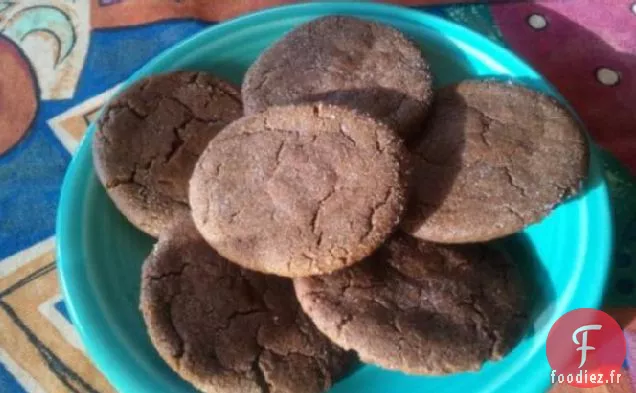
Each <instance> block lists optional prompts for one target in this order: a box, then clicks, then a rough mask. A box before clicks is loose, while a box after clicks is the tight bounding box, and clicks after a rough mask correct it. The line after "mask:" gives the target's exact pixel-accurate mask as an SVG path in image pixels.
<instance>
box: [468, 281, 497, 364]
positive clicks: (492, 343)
mask: <svg viewBox="0 0 636 393" xmlns="http://www.w3.org/2000/svg"><path fill="white" fill-rule="evenodd" d="M482 296H483V290H482ZM465 304H467V305H468V306H470V308H472V309H473V311H474V312H475V313H476V314H477V315H479V318H480V319H481V323H479V322H477V328H478V329H479V330H481V331H482V333H483V334H485V335H486V337H488V340H489V341H490V350H489V353H488V356H489V358H490V359H492V360H496V359H497V356H496V354H495V350H496V348H497V345H498V344H499V341H500V339H499V337H498V336H497V335H496V334H495V332H493V331H490V330H488V329H487V328H485V327H484V324H485V323H486V322H487V321H488V320H489V318H488V317H487V316H486V314H485V313H484V311H483V310H482V309H481V308H480V307H479V306H477V300H476V299H475V296H474V295H473V296H471V297H470V302H466V303H465Z"/></svg>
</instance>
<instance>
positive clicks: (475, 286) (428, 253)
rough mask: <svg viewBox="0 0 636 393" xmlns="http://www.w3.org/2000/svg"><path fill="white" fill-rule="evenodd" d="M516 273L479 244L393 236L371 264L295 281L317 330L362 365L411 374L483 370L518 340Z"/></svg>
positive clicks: (522, 304) (522, 318)
mask: <svg viewBox="0 0 636 393" xmlns="http://www.w3.org/2000/svg"><path fill="white" fill-rule="evenodd" d="M520 284H522V283H521V282H520V277H519V272H518V270H517V269H516V267H515V266H514V265H513V264H511V263H510V262H509V261H508V260H507V259H506V258H505V257H504V256H503V255H502V254H500V253H499V252H497V251H495V250H493V249H490V248H487V247H486V246H483V245H477V244H474V245H451V246H447V245H437V244H433V243H428V242H425V241H422V240H419V239H416V238H413V237H410V236H408V235H405V234H402V233H399V232H398V233H396V234H395V235H394V236H393V237H392V238H391V239H390V240H389V241H388V242H387V243H385V245H383V246H382V247H381V248H380V249H379V250H378V251H377V252H376V253H375V254H374V255H372V256H371V257H369V258H367V259H366V260H365V261H363V262H361V263H359V264H357V265H355V266H352V267H350V268H347V269H343V270H340V271H337V272H335V273H332V274H330V275H325V276H314V277H306V278H298V279H294V286H295V290H296V294H297V296H298V299H299V301H300V303H301V305H302V307H303V309H304V310H305V312H306V313H307V314H308V315H309V317H310V318H311V319H312V320H313V321H314V323H315V324H316V326H317V327H318V328H319V329H320V330H321V331H322V332H323V333H325V334H326V335H327V336H328V337H329V338H331V339H332V340H333V342H335V343H336V344H338V345H340V346H341V347H343V348H345V349H353V350H355V351H356V352H358V355H359V356H360V359H361V360H362V361H364V362H369V363H375V364H377V365H380V366H381V367H384V368H388V369H394V370H401V371H404V372H407V373H412V374H434V375H437V374H447V373H454V372H461V371H466V370H477V369H479V368H480V367H481V365H482V364H483V363H484V362H485V361H487V360H496V359H499V358H501V357H502V356H503V355H504V354H505V353H506V352H507V351H508V350H509V349H510V348H511V347H512V346H513V345H514V344H515V343H516V341H517V340H518V339H519V338H520V336H521V333H522V332H523V329H524V327H525V324H526V321H527V313H526V312H525V310H526V306H527V301H526V298H525V295H524V294H523V293H524V292H523V290H522V288H521V285H520Z"/></svg>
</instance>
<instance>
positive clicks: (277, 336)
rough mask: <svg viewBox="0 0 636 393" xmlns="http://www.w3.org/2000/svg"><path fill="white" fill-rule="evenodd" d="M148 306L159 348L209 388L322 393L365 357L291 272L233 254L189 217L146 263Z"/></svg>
mask: <svg viewBox="0 0 636 393" xmlns="http://www.w3.org/2000/svg"><path fill="white" fill-rule="evenodd" d="M140 307H141V310H142V312H143V316H144V320H145V322H146V325H147V327H148V332H149V334H150V337H151V340H152V342H153V344H154V346H155V347H156V348H157V350H158V352H159V354H160V355H161V356H162V357H163V358H164V359H165V360H166V362H167V363H168V364H169V365H170V366H171V367H172V368H173V369H174V370H175V371H176V372H177V373H178V374H179V375H181V376H182V377H183V378H184V379H186V380H187V381H189V382H190V383H192V384H193V385H194V386H195V387H196V388H198V389H199V390H201V391H203V392H214V393H223V392H241V393H296V392H306V393H319V392H323V391H326V390H328V389H329V387H330V386H331V385H332V384H333V383H335V382H336V380H337V379H338V378H339V377H340V376H342V375H343V373H344V372H346V371H347V369H348V368H349V366H351V364H352V363H353V361H354V360H355V357H354V356H353V355H352V354H351V353H349V352H345V351H344V350H342V349H340V348H338V347H337V346H335V345H334V344H332V343H331V342H330V341H329V340H328V339H327V338H326V337H325V336H324V335H323V334H322V333H320V332H319V331H318V330H317V329H316V328H315V326H314V325H313V323H312V322H311V321H310V320H309V318H308V317H307V316H306V315H305V314H304V313H303V311H302V309H301V308H300V305H299V304H298V301H297V300H296V297H295V295H294V290H293V285H292V282H291V281H290V280H289V279H286V278H281V277H276V276H270V275H264V274H261V273H256V272H252V271H249V270H245V269H242V268H240V267H238V266H237V265H235V264H233V263H231V262H229V261H227V260H226V259H224V258H223V257H221V256H219V255H218V254H217V253H216V252H215V251H214V250H213V249H211V248H210V246H209V245H208V244H207V243H206V242H205V240H203V238H201V236H200V235H199V233H198V232H197V231H196V228H195V227H194V224H193V223H192V221H191V220H190V219H189V218H184V219H181V221H176V222H175V223H174V224H173V225H171V226H169V227H167V229H166V230H165V232H162V234H161V235H160V237H159V241H158V243H157V244H156V245H155V247H154V249H153V251H152V253H151V255H150V256H149V257H148V258H147V260H146V262H145V263H144V266H143V272H142V285H141V306H140Z"/></svg>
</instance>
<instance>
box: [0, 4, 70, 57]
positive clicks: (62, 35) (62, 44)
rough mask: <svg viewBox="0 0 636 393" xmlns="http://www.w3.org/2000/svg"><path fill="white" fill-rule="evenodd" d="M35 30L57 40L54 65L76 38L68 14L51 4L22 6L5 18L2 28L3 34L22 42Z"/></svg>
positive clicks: (64, 55)
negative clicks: (19, 9)
mask: <svg viewBox="0 0 636 393" xmlns="http://www.w3.org/2000/svg"><path fill="white" fill-rule="evenodd" d="M36 32H44V33H48V34H50V35H51V36H52V37H53V38H54V39H55V40H56V41H57V44H58V48H57V49H58V50H57V56H56V59H55V66H58V65H59V64H60V63H61V62H62V61H63V60H64V59H65V58H66V57H67V56H68V55H69V54H70V53H71V50H72V49H73V46H74V45H75V41H76V39H77V36H76V34H75V27H74V26H73V22H72V21H71V19H70V18H69V16H68V15H66V14H65V13H63V12H62V11H60V10H59V9H57V8H55V7H52V6H34V7H27V8H23V9H22V10H21V11H20V12H19V13H17V14H15V15H13V17H11V18H9V19H8V20H7V22H6V24H5V28H4V30H3V33H4V35H6V36H7V37H9V38H11V39H12V40H13V41H15V42H22V41H23V40H24V39H25V38H26V37H27V36H28V35H29V34H33V33H36Z"/></svg>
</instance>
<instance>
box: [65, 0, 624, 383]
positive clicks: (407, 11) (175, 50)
mask: <svg viewBox="0 0 636 393" xmlns="http://www.w3.org/2000/svg"><path fill="white" fill-rule="evenodd" d="M338 13H347V14H355V15H359V16H362V17H364V16H373V15H377V16H389V17H391V18H397V19H399V20H402V21H411V22H415V23H417V24H421V25H424V26H429V27H430V26H431V25H433V26H436V27H439V28H440V29H448V30H451V31H453V32H454V34H452V35H453V36H457V35H460V36H462V37H469V38H470V39H471V41H472V40H477V41H482V42H484V41H485V42H487V43H488V44H489V47H491V48H494V49H496V52H497V53H495V54H493V55H492V57H498V53H503V54H506V55H507V57H508V58H509V60H513V62H514V63H516V64H515V66H520V67H522V68H525V69H528V70H529V71H532V72H533V73H535V74H536V75H538V76H539V77H540V78H541V79H542V81H543V82H545V84H546V85H547V86H549V87H550V88H551V89H552V92H551V93H556V96H557V97H558V98H559V99H560V100H561V101H562V102H564V103H566V104H567V101H566V100H565V99H564V98H563V97H562V96H560V94H559V93H558V90H556V89H555V88H554V87H553V85H552V84H551V83H550V82H549V81H547V80H546V79H545V78H544V77H543V76H542V75H541V74H540V73H539V72H537V71H536V70H535V69H534V68H533V67H532V66H531V65H529V64H528V63H526V62H524V61H523V60H522V59H521V58H520V57H519V56H517V55H516V54H515V53H514V52H512V51H510V50H509V49H507V48H505V47H503V46H501V45H500V44H499V43H497V42H495V41H493V40H491V39H489V38H488V37H486V36H484V35H483V34H481V33H480V32H477V31H474V30H471V29H469V28H467V27H465V26H463V25H460V24H457V23H454V22H452V21H448V20H445V19H443V18H441V17H439V16H437V15H433V14H430V13H427V12H426V10H423V9H415V8H410V7H405V6H398V5H391V4H380V3H356V2H312V3H299V4H292V5H282V6H277V7H272V8H267V9H264V10H260V11H255V12H251V13H247V14H244V15H241V16H239V17H237V18H233V19H230V20H227V21H225V22H221V23H218V24H216V25H212V26H209V27H207V28H204V29H202V30H201V31H199V32H197V33H195V34H193V35H191V36H189V37H187V38H185V39H183V40H181V41H180V42H178V43H177V44H175V45H173V46H171V47H169V48H166V49H164V50H163V51H161V53H159V54H157V55H156V56H154V57H153V58H152V59H151V60H150V61H148V62H147V63H146V64H144V65H143V66H142V67H141V68H140V69H138V70H137V71H135V72H134V73H132V75H131V76H129V77H128V78H126V80H125V81H124V82H123V83H121V84H120V85H119V87H118V89H117V91H116V92H115V94H117V92H119V91H121V89H125V88H126V87H127V86H129V85H130V84H131V83H133V82H134V81H136V80H138V79H139V78H141V77H143V76H145V75H148V74H151V73H153V70H156V69H157V68H165V67H164V66H163V65H162V64H163V63H166V62H169V61H170V58H172V57H174V56H175V55H177V54H179V53H180V52H184V51H185V50H187V49H188V48H191V47H195V46H196V44H197V43H198V42H200V41H205V40H206V39H207V36H209V35H221V34H223V33H224V32H225V31H227V30H231V31H236V30H238V29H240V28H242V27H243V26H242V25H253V24H255V23H258V22H259V20H263V19H265V20H268V21H270V20H271V18H272V16H274V15H275V16H277V17H278V18H285V17H287V16H289V15H286V14H295V15H296V16H298V15H302V16H308V17H311V18H313V17H319V16H321V15H327V14H338ZM416 19H417V20H416ZM568 105H569V104H568ZM572 113H574V114H576V112H574V111H572ZM93 132H94V123H91V124H90V125H89V127H88V128H87V130H86V133H85V135H84V137H83V138H82V141H81V142H80V144H79V145H78V147H77V149H76V151H75V154H73V156H72V159H71V162H70V163H69V165H68V167H67V169H66V172H65V175H64V179H63V182H62V186H61V196H60V201H59V205H58V211H57V216H56V228H55V231H56V233H55V235H56V246H57V247H56V256H57V261H58V264H57V267H58V271H59V280H60V289H61V293H62V296H63V298H64V301H65V302H66V305H67V308H68V311H69V314H70V316H71V319H72V321H73V325H74V327H75V328H76V329H77V331H78V333H79V335H80V337H81V338H82V342H83V343H84V346H85V348H86V352H87V355H88V357H89V359H90V360H91V361H92V362H94V364H95V365H96V368H97V369H98V370H99V371H100V372H101V373H102V374H103V375H104V377H105V378H106V379H107V380H108V381H109V382H110V383H111V384H112V386H113V387H114V388H115V389H117V390H119V391H124V390H123V389H124V388H128V387H129V378H127V377H126V374H127V373H126V372H116V371H113V365H114V362H116V360H117V357H116V356H112V355H111V353H110V351H108V350H104V348H108V343H104V342H101V341H99V340H96V339H95V337H96V335H95V334H94V333H95V331H94V330H95V329H94V327H93V326H90V324H88V325H89V326H87V325H86V324H87V322H86V321H84V322H82V320H83V318H82V317H81V316H80V315H81V314H83V313H82V312H80V311H78V309H79V308H86V307H91V302H92V303H93V304H92V305H93V306H94V304H95V302H96V301H97V300H96V299H92V300H87V299H86V297H87V296H86V292H85V291H84V292H83V291H81V290H79V289H77V288H76V287H74V283H73V277H75V278H76V277H77V276H78V275H79V276H82V277H84V278H85V277H86V269H82V268H81V267H79V271H77V269H78V265H79V266H81V265H82V264H83V258H82V257H79V258H78V257H77V256H74V255H67V253H66V250H70V249H72V247H73V244H74V243H75V242H73V241H72V240H70V238H72V237H73V235H72V234H71V233H70V232H69V231H68V229H67V228H68V227H69V226H72V225H70V224H69V221H68V218H67V217H69V216H71V215H73V211H77V209H74V207H75V206H74V204H73V196H75V195H77V194H78V193H85V192H86V190H85V189H79V190H77V189H76V188H75V187H73V185H74V184H75V183H78V182H79V183H82V181H78V174H79V175H81V174H82V172H89V174H88V176H90V171H87V170H86V169H85V168H84V170H82V169H83V167H82V166H81V164H83V163H85V162H86V161H87V160H89V162H90V167H91V169H92V171H93V172H94V168H93V167H92V152H91V146H90V144H91V141H92V134H93ZM590 149H591V152H590V173H591V172H592V171H593V170H596V171H599V175H600V179H601V182H600V184H598V185H597V186H596V188H595V191H596V192H599V193H600V194H601V195H600V198H601V200H602V201H603V202H604V204H603V205H602V206H600V207H602V208H604V209H602V210H597V211H595V212H594V213H595V214H594V216H593V217H594V219H596V220H597V222H598V223H600V224H601V225H600V226H601V227H603V228H609V229H610V231H609V233H607V234H606V236H605V240H606V241H604V242H602V243H603V244H605V245H606V247H605V249H599V250H597V251H596V252H597V255H599V256H600V257H601V258H600V259H601V261H600V262H602V263H599V264H598V265H599V266H598V267H597V269H596V270H597V273H598V275H597V276H596V277H597V278H599V279H601V280H602V282H603V285H601V286H600V287H601V289H600V290H599V291H598V294H597V296H596V297H594V298H593V299H591V301H590V303H594V304H589V303H588V304H585V305H583V307H594V308H598V307H599V306H600V304H601V301H602V298H603V295H604V292H605V286H606V285H607V284H608V282H607V279H608V276H609V272H610V267H611V261H612V258H611V255H612V250H613V239H614V236H613V232H612V231H613V230H614V227H613V223H612V221H613V220H612V217H611V201H610V199H609V191H608V185H607V182H606V179H605V176H604V174H603V170H602V169H603V168H602V163H601V162H600V157H599V155H598V153H596V152H595V150H596V149H597V148H596V147H595V146H594V145H593V144H591V145H590ZM593 165H595V167H593ZM82 176H83V175H82ZM84 181H85V180H84ZM81 199H82V200H84V199H85V198H84V197H82V198H81ZM81 207H82V208H83V206H81ZM596 207H597V208H598V207H599V206H596ZM80 210H81V209H80ZM75 215H77V216H81V217H83V216H84V214H83V212H81V214H80V212H76V213H75ZM76 220H78V219H76ZM80 253H81V252H80ZM82 270H83V272H82ZM79 285H84V286H86V287H87V288H88V289H90V286H89V285H88V284H86V283H83V284H81V283H79ZM73 294H77V295H79V294H83V296H81V297H78V296H72V295H73ZM567 311H569V310H566V312H567ZM102 317H103V316H102ZM548 385H549V382H548V381H547V374H546V383H545V386H546V387H547V386H548Z"/></svg>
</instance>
